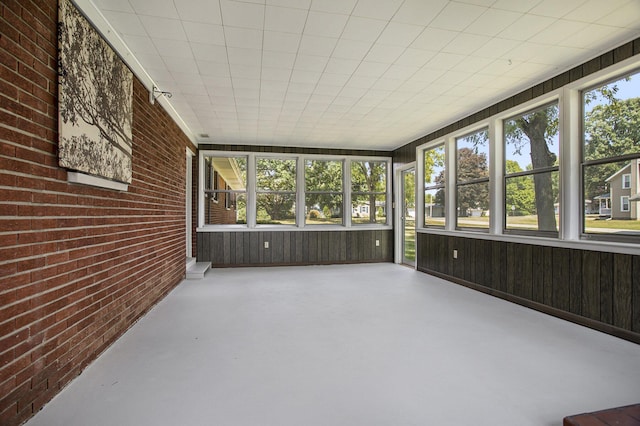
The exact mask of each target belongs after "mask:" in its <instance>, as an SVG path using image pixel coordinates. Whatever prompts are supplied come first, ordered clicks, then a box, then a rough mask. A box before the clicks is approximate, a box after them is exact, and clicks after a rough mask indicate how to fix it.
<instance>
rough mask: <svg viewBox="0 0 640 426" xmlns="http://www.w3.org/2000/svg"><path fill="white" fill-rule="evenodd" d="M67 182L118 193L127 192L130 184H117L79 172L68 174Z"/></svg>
mask: <svg viewBox="0 0 640 426" xmlns="http://www.w3.org/2000/svg"><path fill="white" fill-rule="evenodd" d="M67 181H68V182H71V183H79V184H82V185H90V186H95V187H98V188H105V189H113V190H116V191H127V190H128V189H129V184H127V183H122V182H116V181H113V180H109V179H105V178H101V177H98V176H91V175H86V174H84V173H78V172H67Z"/></svg>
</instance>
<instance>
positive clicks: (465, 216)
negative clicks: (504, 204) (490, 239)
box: [456, 182, 489, 228]
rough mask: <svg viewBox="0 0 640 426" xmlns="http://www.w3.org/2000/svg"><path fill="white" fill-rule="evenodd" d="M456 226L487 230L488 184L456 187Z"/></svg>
mask: <svg viewBox="0 0 640 426" xmlns="http://www.w3.org/2000/svg"><path fill="white" fill-rule="evenodd" d="M456 195H457V200H458V201H457V202H458V205H457V207H456V210H457V217H458V219H457V226H458V227H460V228H489V182H481V183H474V184H470V185H459V186H458V187H457V194H456Z"/></svg>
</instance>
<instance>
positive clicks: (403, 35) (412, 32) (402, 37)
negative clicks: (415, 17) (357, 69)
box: [377, 22, 424, 47]
mask: <svg viewBox="0 0 640 426" xmlns="http://www.w3.org/2000/svg"><path fill="white" fill-rule="evenodd" d="M423 31H424V27H421V26H418V25H411V24H403V23H400V22H390V23H389V25H387V27H386V28H385V29H384V31H383V32H382V34H381V35H380V37H379V38H378V40H377V43H380V44H390V45H392V46H403V47H407V46H409V45H411V43H413V41H414V40H415V39H416V38H417V37H418V36H419V35H420V34H421V33H422V32H423Z"/></svg>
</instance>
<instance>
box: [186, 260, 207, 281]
mask: <svg viewBox="0 0 640 426" xmlns="http://www.w3.org/2000/svg"><path fill="white" fill-rule="evenodd" d="M210 267H211V262H193V263H192V264H191V266H189V267H188V268H187V279H188V280H201V279H203V278H204V274H205V273H206V272H207V271H208V270H209V268H210Z"/></svg>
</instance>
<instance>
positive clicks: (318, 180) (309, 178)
mask: <svg viewBox="0 0 640 426" xmlns="http://www.w3.org/2000/svg"><path fill="white" fill-rule="evenodd" d="M304 179H305V190H306V191H307V192H309V191H321V192H342V161H326V160H317V161H316V160H307V161H305V164H304Z"/></svg>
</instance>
